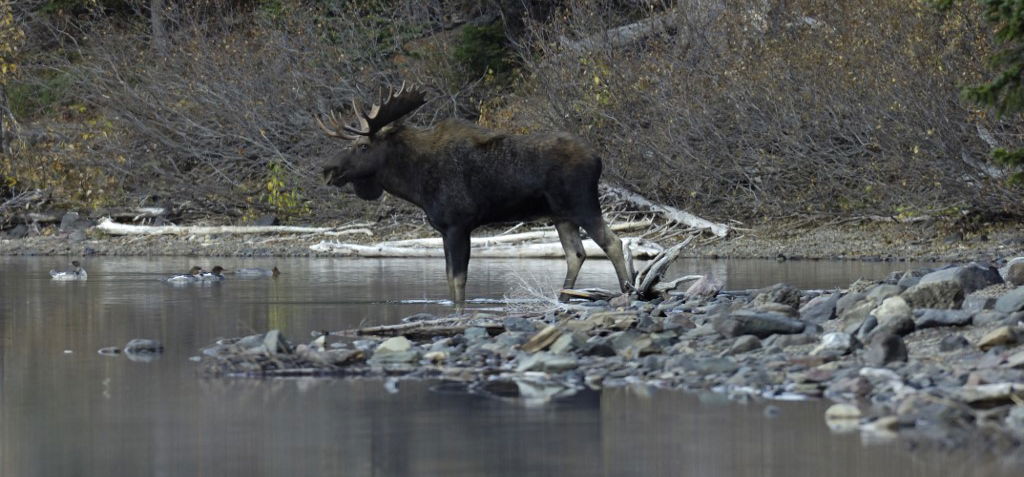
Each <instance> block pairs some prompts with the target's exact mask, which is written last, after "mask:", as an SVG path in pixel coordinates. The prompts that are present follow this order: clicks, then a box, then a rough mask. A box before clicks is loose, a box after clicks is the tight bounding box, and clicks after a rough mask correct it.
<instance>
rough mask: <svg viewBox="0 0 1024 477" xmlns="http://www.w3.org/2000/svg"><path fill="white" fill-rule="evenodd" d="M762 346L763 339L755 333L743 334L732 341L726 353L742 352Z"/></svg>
mask: <svg viewBox="0 0 1024 477" xmlns="http://www.w3.org/2000/svg"><path fill="white" fill-rule="evenodd" d="M760 347H761V340H759V339H757V337H756V336H754V335H743V336H740V337H739V338H736V340H735V341H733V342H732V346H730V347H729V349H728V350H727V351H726V352H725V354H741V353H746V352H747V351H753V350H755V349H758V348H760Z"/></svg>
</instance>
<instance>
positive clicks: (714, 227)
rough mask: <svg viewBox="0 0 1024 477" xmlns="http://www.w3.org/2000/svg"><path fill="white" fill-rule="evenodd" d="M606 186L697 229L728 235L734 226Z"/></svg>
mask: <svg viewBox="0 0 1024 477" xmlns="http://www.w3.org/2000/svg"><path fill="white" fill-rule="evenodd" d="M604 188H605V190H606V191H607V192H609V193H611V194H614V195H615V196H617V197H619V198H621V199H622V200H624V201H626V202H628V203H630V204H632V205H635V206H637V207H646V208H648V209H651V210H652V211H654V212H656V213H657V214H659V215H661V216H663V217H665V218H666V219H668V220H671V221H672V222H676V223H680V224H683V225H686V226H689V227H691V228H695V229H702V230H703V229H707V230H709V231H711V233H713V234H715V235H717V236H719V237H728V236H729V233H730V232H731V231H732V228H731V227H729V226H728V225H725V224H720V223H715V222H711V221H708V220H705V219H702V218H700V217H697V216H696V215H693V214H691V213H689V212H686V211H683V210H679V209H677V208H675V207H672V206H668V205H661V204H655V203H654V202H651V201H650V200H648V199H647V198H646V197H644V196H642V195H640V194H637V193H635V192H630V191H628V190H626V189H623V188H621V187H615V186H610V185H605V186H604Z"/></svg>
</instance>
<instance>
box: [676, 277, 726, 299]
mask: <svg viewBox="0 0 1024 477" xmlns="http://www.w3.org/2000/svg"><path fill="white" fill-rule="evenodd" d="M723 287H725V282H724V281H722V280H719V279H717V278H715V277H712V276H711V275H705V276H703V277H701V278H700V279H698V280H697V281H696V282H693V285H690V287H689V288H687V289H686V296H687V297H694V298H705V299H707V298H713V297H715V296H716V295H718V293H719V292H721V291H722V288H723Z"/></svg>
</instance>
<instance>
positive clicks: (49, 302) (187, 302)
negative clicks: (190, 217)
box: [0, 257, 1022, 477]
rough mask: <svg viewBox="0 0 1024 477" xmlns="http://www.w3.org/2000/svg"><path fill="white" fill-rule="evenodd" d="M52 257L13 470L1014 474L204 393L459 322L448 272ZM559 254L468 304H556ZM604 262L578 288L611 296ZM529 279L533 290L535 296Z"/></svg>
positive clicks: (0, 276)
mask: <svg viewBox="0 0 1024 477" xmlns="http://www.w3.org/2000/svg"><path fill="white" fill-rule="evenodd" d="M65 265H66V264H65V263H64V261H63V259H60V258H55V257H45V258H40V257H0V350H2V353H0V359H2V361H0V372H2V379H0V476H3V477H22V476H26V477H27V476H144V475H149V476H178V475H189V476H194V475H211V476H213V475H217V476H220V475H246V476H270V475H295V476H306V475H346V476H377V475H394V476H407V475H438V476H453V475H488V476H504V475H508V476H524V475H560V476H575V475H579V476H595V475H596V476H619V475H673V476H714V475H722V476H755V475H757V476H762V475H771V476H786V477H793V476H823V475H829V476H877V475H900V476H901V477H910V476H935V475H943V476H999V475H1007V476H1009V475H1015V476H1016V475H1021V471H1022V469H1020V468H1010V467H1003V465H1002V464H1000V461H999V460H998V459H992V458H990V456H985V455H960V454H957V453H952V454H950V453H935V452H928V451H914V452H910V451H908V450H906V449H904V448H903V446H901V445H900V444H898V443H865V442H862V441H861V437H860V435H858V434H841V435H838V434H832V433H830V432H829V430H828V429H827V427H826V426H825V424H824V421H823V419H822V414H823V411H824V409H825V408H826V407H827V405H828V403H827V402H824V401H811V402H778V403H772V405H773V406H776V407H777V410H778V412H777V413H768V412H765V409H764V403H755V404H738V403H733V402H729V401H725V400H723V399H722V398H721V397H719V396H716V395H713V394H706V395H694V394H688V393H680V392H671V391H662V390H656V389H650V388H643V387H632V388H618V389H607V390H604V391H602V392H599V393H598V392H584V393H580V394H577V395H575V396H573V397H571V398H567V399H564V400H559V401H555V402H553V403H550V404H548V405H543V406H526V405H524V404H523V403H520V402H517V401H504V400H499V399H495V398H487V397H482V396H476V395H469V394H465V393H462V392H457V391H455V390H450V389H448V388H447V387H446V386H444V384H443V383H433V382H412V381H402V382H401V383H400V385H399V386H398V389H397V390H395V389H388V388H387V387H386V386H384V383H382V382H381V381H376V380H366V379H364V380H332V379H315V378H302V379H276V380H257V379H204V378H200V377H198V376H197V374H196V363H194V362H192V361H190V360H189V358H190V357H192V356H196V355H198V350H199V349H200V348H201V347H203V346H205V345H208V344H210V343H211V342H213V341H214V340H215V339H217V338H220V337H227V336H237V335H242V334H249V333H256V332H263V331H266V330H267V329H270V328H277V329H280V330H282V332H283V333H284V334H285V335H286V336H289V337H292V339H293V340H295V341H298V340H306V339H309V338H308V337H309V336H310V332H311V331H313V330H320V329H331V330H336V329H342V328H348V327H353V326H357V325H360V324H363V325H370V324H385V323H394V322H397V321H398V320H399V319H401V318H402V317H404V316H408V315H412V314H414V313H418V312H431V313H435V314H447V313H450V311H451V309H450V307H449V306H447V304H446V303H445V302H444V301H443V300H444V298H446V297H447V285H446V284H445V281H444V265H443V260H439V259H388V260H369V259H323V258H288V259H251V260H249V259H233V258H231V259H229V258H225V259H196V258H185V257H182V258H173V257H159V258H108V257H95V258H88V259H85V260H83V265H84V266H85V268H86V269H87V270H88V272H89V279H88V281H85V282H53V281H51V280H50V279H49V276H48V275H47V271H48V270H49V269H50V268H55V267H63V266H65ZM192 265H202V266H205V267H207V268H209V267H211V266H213V265H222V266H225V267H226V268H228V269H231V268H235V267H243V266H260V267H266V268H269V267H271V266H274V265H277V266H278V267H279V268H280V269H281V270H282V271H283V275H282V276H281V277H279V278H278V279H274V280H271V279H259V280H240V279H229V280H228V281H226V282H224V283H220V284H215V285H213V286H185V287H174V286H169V285H167V284H165V283H163V282H162V281H161V280H160V278H161V277H164V276H168V275H170V274H173V273H180V272H183V271H184V270H186V269H188V268H189V267H190V266H192ZM906 268H909V266H908V265H907V264H898V263H864V262H810V261H807V262H804V261H798V262H784V263H777V262H774V261H751V260H746V261H742V260H741V261H728V260H720V261H710V260H682V261H679V262H677V263H676V264H675V265H673V268H672V269H671V270H670V272H669V276H679V275H683V274H691V273H707V272H709V271H710V272H712V273H714V274H715V275H716V276H719V277H722V278H725V279H726V288H728V289H744V288H755V287H761V286H766V285H770V284H773V283H776V282H780V281H781V282H787V283H790V284H792V285H796V286H799V287H803V288H830V287H838V286H845V285H848V284H849V283H850V282H852V281H853V280H855V279H857V278H861V277H863V278H873V279H879V278H883V277H884V276H885V275H886V274H888V273H889V272H890V271H892V270H896V269H906ZM563 274H564V264H563V262H562V261H560V260H474V261H473V262H471V264H470V274H469V285H468V287H467V294H468V296H470V297H472V298H476V299H477V300H475V302H474V303H472V304H471V305H470V306H471V307H472V308H485V309H499V310H500V309H503V308H505V307H508V306H511V307H516V306H523V300H524V299H528V298H529V297H530V293H529V292H526V291H523V290H525V289H531V288H532V289H539V290H548V291H552V292H553V291H554V290H555V289H556V288H557V286H558V285H559V284H560V283H561V279H562V276H563ZM614 283H615V275H614V271H613V270H612V268H611V266H610V264H609V263H608V262H607V261H602V260H592V261H589V262H587V264H585V265H584V267H583V272H582V274H581V278H580V283H579V284H578V285H579V286H601V287H605V288H610V287H612V286H613V285H614ZM524 284H525V287H524ZM139 337H143V338H153V339H158V340H160V341H161V342H163V343H164V345H165V347H166V351H165V353H164V354H163V356H162V357H161V358H160V359H158V360H156V361H154V362H150V363H141V362H133V361H130V360H128V359H127V358H125V357H124V356H117V357H107V356H101V355H99V354H98V353H97V350H98V349H99V348H102V347H105V346H123V345H124V344H125V343H126V342H127V341H128V340H130V339H132V338H139Z"/></svg>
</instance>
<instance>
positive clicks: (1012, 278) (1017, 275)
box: [999, 257, 1024, 287]
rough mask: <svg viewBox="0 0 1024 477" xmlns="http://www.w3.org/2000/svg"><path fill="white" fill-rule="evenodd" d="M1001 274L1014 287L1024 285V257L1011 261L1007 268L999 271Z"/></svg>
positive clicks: (1007, 263)
mask: <svg viewBox="0 0 1024 477" xmlns="http://www.w3.org/2000/svg"><path fill="white" fill-rule="evenodd" d="M999 274H1000V275H1002V276H1003V280H1006V281H1007V282H1008V283H1010V284H1012V285H1013V286H1017V287H1019V286H1021V285H1024V257H1016V258H1013V259H1010V261H1008V262H1006V266H1005V267H1003V268H1000V269H999Z"/></svg>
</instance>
